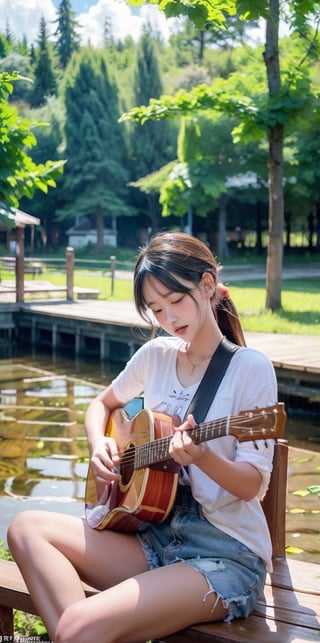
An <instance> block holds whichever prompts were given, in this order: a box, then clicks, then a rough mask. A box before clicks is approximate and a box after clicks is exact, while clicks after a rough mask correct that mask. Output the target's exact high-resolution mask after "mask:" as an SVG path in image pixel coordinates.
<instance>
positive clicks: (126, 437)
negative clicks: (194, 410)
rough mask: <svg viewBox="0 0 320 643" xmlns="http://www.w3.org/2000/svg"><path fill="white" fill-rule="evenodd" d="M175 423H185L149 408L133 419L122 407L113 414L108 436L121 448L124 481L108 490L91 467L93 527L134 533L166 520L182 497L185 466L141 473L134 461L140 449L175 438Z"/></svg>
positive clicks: (89, 503) (169, 465)
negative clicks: (181, 474)
mask: <svg viewBox="0 0 320 643" xmlns="http://www.w3.org/2000/svg"><path fill="white" fill-rule="evenodd" d="M175 423H176V424H177V425H179V424H180V421H179V419H178V418H177V419H176V420H175V418H172V417H170V416H168V415H165V414H161V413H152V412H151V411H149V410H147V409H143V410H142V411H140V412H139V413H138V414H137V415H136V416H135V417H134V418H133V419H130V418H129V416H128V415H127V413H126V412H125V411H124V410H123V409H121V408H118V409H115V410H114V411H113V412H112V413H111V414H110V417H109V420H108V424H107V427H106V432H105V435H106V436H108V437H112V438H114V440H115V441H116V443H117V445H118V449H119V452H120V457H121V464H120V471H121V481H120V483H112V484H111V485H109V489H108V490H107V489H106V485H105V484H104V483H103V482H98V483H96V480H95V476H94V473H93V471H92V468H91V466H89V471H88V477H87V484H86V517H87V521H88V523H89V525H90V526H92V527H94V528H95V529H105V528H108V529H114V530H116V531H125V532H132V531H136V529H137V528H138V527H139V526H141V524H142V523H144V522H155V523H159V522H163V520H165V519H166V517H167V516H168V514H169V513H170V510H171V508H172V505H173V502H174V499H175V496H176V490H177V485H178V475H179V470H180V467H179V465H176V464H175V463H173V461H168V460H166V461H164V462H162V463H161V465H158V466H152V467H150V466H149V467H143V468H135V467H134V466H133V458H134V454H135V450H136V447H138V446H141V445H147V446H148V444H149V443H154V441H155V440H159V439H161V438H163V437H168V436H171V435H172V434H173V426H174V424H175ZM151 448H152V447H151Z"/></svg>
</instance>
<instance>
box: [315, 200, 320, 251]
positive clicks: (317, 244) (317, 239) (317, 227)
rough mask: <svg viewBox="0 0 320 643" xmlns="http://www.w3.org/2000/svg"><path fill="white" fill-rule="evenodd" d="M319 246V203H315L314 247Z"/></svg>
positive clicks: (317, 247)
mask: <svg viewBox="0 0 320 643" xmlns="http://www.w3.org/2000/svg"><path fill="white" fill-rule="evenodd" d="M319 248H320V203H319V201H318V203H317V205H316V249H317V250H319Z"/></svg>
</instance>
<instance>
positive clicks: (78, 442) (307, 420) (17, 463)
mask: <svg viewBox="0 0 320 643" xmlns="http://www.w3.org/2000/svg"><path fill="white" fill-rule="evenodd" d="M120 368H121V364H112V363H101V364H100V363H99V362H89V361H86V362H81V361H79V362H75V361H74V360H73V359H72V360H68V359H65V358H60V357H52V356H51V355H31V356H30V355H28V356H24V357H14V358H8V359H6V358H3V359H0V419H1V422H0V539H1V540H2V541H3V542H4V544H5V545H6V531H7V526H8V524H9V522H10V521H11V520H12V518H13V517H14V516H15V515H16V514H17V513H18V512H20V511H23V510H26V509H44V510H48V511H60V512H65V513H69V514H73V515H77V516H80V515H82V514H83V499H84V489H85V480H86V475H87V467H88V463H87V442H86V437H85V432H84V414H85V410H86V408H87V406H88V404H89V403H90V401H91V400H92V399H93V398H94V397H95V396H96V394H97V392H98V391H99V390H100V389H101V388H103V387H104V386H105V385H106V384H107V383H108V382H110V380H111V379H112V377H113V376H114V375H115V374H116V373H117V372H118V371H119V369H120ZM318 426H319V418H318V419H317V417H316V416H313V415H310V416H303V415H302V414H301V413H300V414H298V415H297V417H289V419H288V423H287V428H286V436H285V437H287V438H288V439H289V443H290V445H291V446H290V455H289V475H288V501H287V507H288V515H287V547H289V548H290V551H289V552H288V555H289V556H292V557H294V558H299V559H301V560H309V561H312V562H320V536H319V532H320V519H319V518H320V496H318V495H316V494H310V493H308V492H307V491H306V490H307V487H308V486H310V485H316V484H320V475H319V474H320V443H319V441H318ZM308 436H310V439H308ZM290 552H291V553H290Z"/></svg>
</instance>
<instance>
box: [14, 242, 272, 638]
mask: <svg viewBox="0 0 320 643" xmlns="http://www.w3.org/2000/svg"><path fill="white" fill-rule="evenodd" d="M134 298H135V304H136V307H137V310H138V312H139V313H140V314H141V316H142V317H143V318H144V319H149V320H150V322H151V323H152V320H156V322H157V323H158V325H159V326H160V327H162V329H163V330H164V331H166V333H167V334H163V335H159V336H157V337H153V339H151V340H149V341H148V342H146V343H145V344H144V345H143V346H142V347H141V348H140V349H139V350H138V351H137V352H136V353H135V354H134V355H133V357H132V358H131V359H130V361H129V362H128V364H127V365H126V367H125V368H124V370H123V371H122V372H121V373H120V374H119V375H118V376H117V377H116V378H115V379H114V380H113V382H112V383H111V384H110V385H109V386H108V387H107V388H106V390H104V391H103V392H101V393H100V394H99V395H98V396H97V397H96V399H95V400H93V402H92V403H91V404H90V405H89V407H88V410H87V413H86V431H87V436H88V443H89V449H90V458H91V459H90V464H91V468H92V470H93V471H94V473H95V476H96V479H97V481H99V483H100V485H101V483H102V482H103V484H104V485H105V486H106V487H107V486H108V485H110V483H112V482H113V485H114V484H115V482H116V483H117V481H119V479H120V474H119V473H118V468H117V465H118V464H119V453H118V446H117V444H116V442H115V439H113V438H112V437H105V435H104V432H105V427H106V424H107V421H108V417H109V415H110V412H111V411H112V410H113V409H116V408H117V407H122V406H124V405H125V404H126V403H127V402H128V401H129V400H130V399H132V398H133V397H135V396H138V395H141V394H142V393H143V395H144V405H145V408H147V409H151V410H153V411H154V412H165V413H167V414H169V415H171V416H174V415H178V416H179V417H180V421H181V424H180V426H178V427H176V428H175V429H174V430H173V435H172V439H171V440H170V448H169V453H170V456H171V458H173V459H174V460H175V461H176V463H178V464H179V465H182V468H181V475H180V483H179V485H178V492H177V495H176V498H175V501H174V505H173V508H172V510H171V512H170V514H169V516H168V518H167V519H166V520H165V521H164V522H162V523H160V524H155V523H146V524H144V525H143V527H142V528H141V529H138V530H137V531H136V532H134V533H120V532H117V531H114V530H112V529H105V530H97V529H93V528H91V527H90V526H89V525H88V522H87V521H86V519H85V518H83V519H81V518H76V517H69V516H66V515H60V514H54V513H50V512H41V511H38V512H24V513H21V514H20V515H18V516H17V517H16V518H15V520H14V521H13V522H12V524H11V525H10V527H9V531H8V543H9V546H10V549H11V551H12V553H13V556H14V558H15V560H16V561H17V564H18V565H19V567H20V569H21V571H22V574H23V576H24V579H25V582H26V584H27V586H28V588H29V591H30V593H31V596H32V599H33V601H34V603H35V605H36V607H37V609H38V610H39V613H40V615H41V616H42V618H43V620H44V622H45V624H46V627H47V629H48V633H49V635H50V637H51V638H52V640H53V641H55V643H61V642H62V641H64V642H68V643H89V641H97V642H98V643H115V642H121V643H124V642H126V641H130V642H133V641H146V640H147V639H150V638H153V639H154V638H161V636H165V635H168V634H170V633H173V632H175V631H177V630H180V629H182V628H185V627H187V626H189V625H191V624H193V623H197V622H205V621H217V620H226V621H229V620H231V619H234V618H238V617H246V616H248V615H249V614H250V612H251V610H252V609H253V607H254V605H255V603H256V601H257V599H258V597H259V594H260V593H261V591H262V589H263V586H264V582H265V574H266V570H271V542H270V536H269V532H268V527H267V524H266V520H265V517H264V513H263V511H262V509H261V505H260V500H261V499H262V498H263V496H264V494H265V492H266V490H267V487H268V483H269V477H270V472H271V468H272V457H273V444H272V441H268V442H267V443H265V441H259V442H258V446H259V449H258V450H257V448H256V446H255V445H254V444H253V443H252V442H250V441H249V442H241V443H238V441H237V440H236V439H235V438H234V437H232V436H225V437H219V438H217V439H214V440H210V441H207V442H202V443H200V444H195V443H194V442H193V441H192V440H191V438H190V436H189V433H187V431H186V429H190V427H192V426H194V423H195V422H194V418H193V417H192V416H191V415H189V416H188V417H187V419H186V420H185V421H183V419H184V415H185V413H186V410H187V408H188V406H189V403H190V401H191V399H192V397H193V396H194V394H195V392H196V389H197V387H198V385H199V383H200V381H201V378H202V377H203V375H204V373H205V370H206V368H207V366H208V364H209V361H210V359H211V357H212V355H213V354H214V353H215V351H216V349H217V348H218V346H219V344H220V342H221V340H222V339H223V336H224V335H225V336H226V337H227V338H228V339H229V340H231V341H232V342H235V343H237V344H238V345H239V346H240V348H239V349H238V350H237V351H236V353H235V354H234V356H233V357H232V360H231V362H230V364H229V366H228V368H227V371H226V373H225V375H224V378H223V380H222V382H221V384H220V387H219V389H218V391H217V393H216V396H215V397H214V400H213V402H212V404H211V407H210V409H209V412H208V413H207V416H206V420H213V419H217V418H220V417H225V416H226V415H228V414H231V415H235V414H237V413H238V412H239V411H241V410H250V409H254V408H255V407H265V406H268V405H273V404H275V402H276V395H277V385H276V379H275V374H274V370H273V368H272V366H271V364H270V362H269V360H268V359H267V358H266V357H265V355H263V354H262V353H260V352H258V351H256V350H252V349H250V348H247V347H245V345H244V344H245V342H244V338H243V334H242V330H241V326H240V323H239V320H238V317H237V314H236V311H235V309H234V306H233V304H232V302H231V300H230V298H229V294H228V291H227V289H226V288H224V287H223V286H222V284H221V283H220V282H219V279H218V274H217V265H216V262H215V260H214V257H213V256H212V254H211V252H210V251H209V249H208V248H207V246H206V245H205V244H204V243H202V242H201V241H199V240H198V239H196V238H193V237H191V236H189V235H187V234H183V233H162V234H158V235H156V236H155V237H154V238H153V239H152V240H151V242H150V245H149V246H148V247H146V248H144V249H143V250H142V251H141V252H140V255H139V257H138V260H137V263H136V267H135V273H134ZM169 439H170V438H169ZM81 581H85V582H86V583H88V584H90V585H91V586H93V587H95V588H97V589H98V590H100V591H99V593H97V594H95V595H94V596H92V597H90V598H85V595H84V591H83V586H82V583H81Z"/></svg>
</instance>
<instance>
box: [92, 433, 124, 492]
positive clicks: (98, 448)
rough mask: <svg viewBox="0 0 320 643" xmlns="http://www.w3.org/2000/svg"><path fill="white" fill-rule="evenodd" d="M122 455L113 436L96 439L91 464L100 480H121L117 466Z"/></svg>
mask: <svg viewBox="0 0 320 643" xmlns="http://www.w3.org/2000/svg"><path fill="white" fill-rule="evenodd" d="M119 463H120V456H119V451H118V447H117V444H116V442H115V440H114V439H113V438H108V437H105V436H103V437H101V438H98V439H97V440H96V441H95V444H94V447H93V450H92V453H91V461H90V464H91V466H92V468H93V471H94V473H95V476H96V478H97V479H98V480H103V481H104V482H113V481H115V480H120V478H121V476H120V473H118V471H117V468H116V467H118V465H119Z"/></svg>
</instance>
